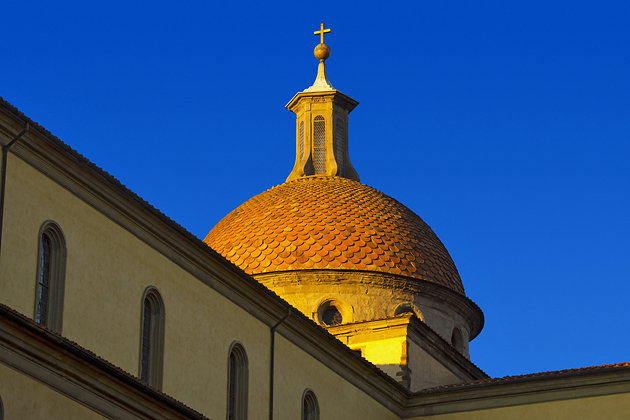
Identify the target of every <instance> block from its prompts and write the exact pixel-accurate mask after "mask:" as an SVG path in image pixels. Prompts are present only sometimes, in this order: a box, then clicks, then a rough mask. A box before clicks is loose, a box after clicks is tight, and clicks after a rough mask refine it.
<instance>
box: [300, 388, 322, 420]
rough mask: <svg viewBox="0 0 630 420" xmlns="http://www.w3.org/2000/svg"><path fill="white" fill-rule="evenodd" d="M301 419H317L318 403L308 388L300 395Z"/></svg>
mask: <svg viewBox="0 0 630 420" xmlns="http://www.w3.org/2000/svg"><path fill="white" fill-rule="evenodd" d="M302 420H319V404H317V397H316V396H315V393H314V392H313V391H311V390H310V389H307V390H306V391H304V394H303V395H302Z"/></svg>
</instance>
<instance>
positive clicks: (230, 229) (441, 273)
mask: <svg viewBox="0 0 630 420" xmlns="http://www.w3.org/2000/svg"><path fill="white" fill-rule="evenodd" d="M204 242H206V243H207V244H208V245H210V246H211V247H212V248H214V249H215V250H217V251H218V252H219V253H221V254H222V255H223V256H225V257H226V258H227V259H228V260H230V261H231V262H232V263H234V264H236V265H237V266H239V267H240V268H242V269H243V270H244V271H245V272H246V273H248V274H260V273H269V272H275V271H290V270H303V269H341V270H362V271H380V272H386V273H391V274H399V275H404V276H408V277H413V278H417V279H421V280H427V281H431V282H434V283H438V284H441V285H443V286H446V287H449V288H450V289H452V290H454V291H456V292H459V293H462V294H463V293H464V288H463V286H462V282H461V279H460V278H459V274H458V272H457V268H456V267H455V264H454V263H453V260H452V259H451V256H450V255H449V253H448V251H447V250H446V248H445V247H444V245H443V244H442V242H441V241H440V240H439V239H438V237H437V236H436V235H435V233H433V231H432V230H431V228H430V227H429V226H428V225H427V224H426V223H424V221H422V219H420V217H418V216H417V215H416V214H415V213H413V212H412V211H411V210H409V209H408V208H407V207H405V206H404V205H403V204H401V203H399V202H398V201H396V200H394V199H393V198H391V197H389V196H387V195H385V194H383V193H382V192H380V191H378V190H376V189H374V188H371V187H368V186H367V185H363V184H361V183H359V182H356V181H353V180H350V179H346V178H340V177H329V176H311V177H306V178H300V179H297V180H295V181H290V182H287V183H284V184H281V185H278V186H276V187H273V188H271V189H269V190H267V191H265V192H263V193H262V194H259V195H257V196H255V197H253V198H251V199H250V200H248V201H246V202H245V203H244V204H242V205H240V206H239V207H238V208H236V209H235V210H234V211H232V212H231V213H230V214H228V215H227V216H226V217H225V218H224V219H223V220H221V221H220V222H219V223H217V225H216V226H215V227H214V228H213V229H212V230H211V231H210V233H208V235H207V236H206V238H205V239H204Z"/></svg>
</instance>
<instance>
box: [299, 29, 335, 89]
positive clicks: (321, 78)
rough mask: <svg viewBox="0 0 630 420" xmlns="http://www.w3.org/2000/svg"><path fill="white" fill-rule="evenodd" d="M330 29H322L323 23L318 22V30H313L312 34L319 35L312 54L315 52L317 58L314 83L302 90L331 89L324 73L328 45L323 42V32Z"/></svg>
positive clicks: (328, 51)
mask: <svg viewBox="0 0 630 420" xmlns="http://www.w3.org/2000/svg"><path fill="white" fill-rule="evenodd" d="M329 32H330V29H324V23H323V22H322V23H321V24H320V30H319V31H315V32H313V34H314V35H320V42H319V44H318V45H317V46H316V47H315V50H314V51H313V54H315V58H317V59H318V60H319V65H318V66H317V77H316V78H315V83H313V85H312V86H311V87H309V88H308V89H306V90H305V91H304V92H320V91H323V90H333V89H334V88H333V87H332V84H331V83H330V80H328V76H327V75H326V63H325V61H326V59H327V58H328V57H330V47H329V46H328V45H326V44H324V34H325V33H329Z"/></svg>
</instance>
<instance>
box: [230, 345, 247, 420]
mask: <svg viewBox="0 0 630 420" xmlns="http://www.w3.org/2000/svg"><path fill="white" fill-rule="evenodd" d="M227 379H228V380H227V387H228V389H227V419H228V420H245V419H247V398H248V388H249V385H248V381H249V362H248V360H247V353H246V352H245V347H243V345H242V344H241V343H240V342H238V341H234V342H232V344H231V345H230V351H229V352H228V369H227Z"/></svg>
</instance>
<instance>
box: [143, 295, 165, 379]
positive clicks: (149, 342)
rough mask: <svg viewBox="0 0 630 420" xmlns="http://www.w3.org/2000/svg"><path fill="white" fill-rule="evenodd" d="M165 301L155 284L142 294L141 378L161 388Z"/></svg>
mask: <svg viewBox="0 0 630 420" xmlns="http://www.w3.org/2000/svg"><path fill="white" fill-rule="evenodd" d="M165 318H166V313H165V310H164V301H163V299H162V296H161V295H160V292H159V291H158V290H157V288H156V287H155V286H149V287H147V288H146V289H145V290H144V293H143V294H142V304H141V315H140V357H139V368H138V371H139V373H140V374H139V376H140V379H142V380H143V381H145V382H146V383H148V384H149V385H151V386H153V387H154V388H157V389H160V388H161V387H162V370H163V362H164V324H165Z"/></svg>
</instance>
